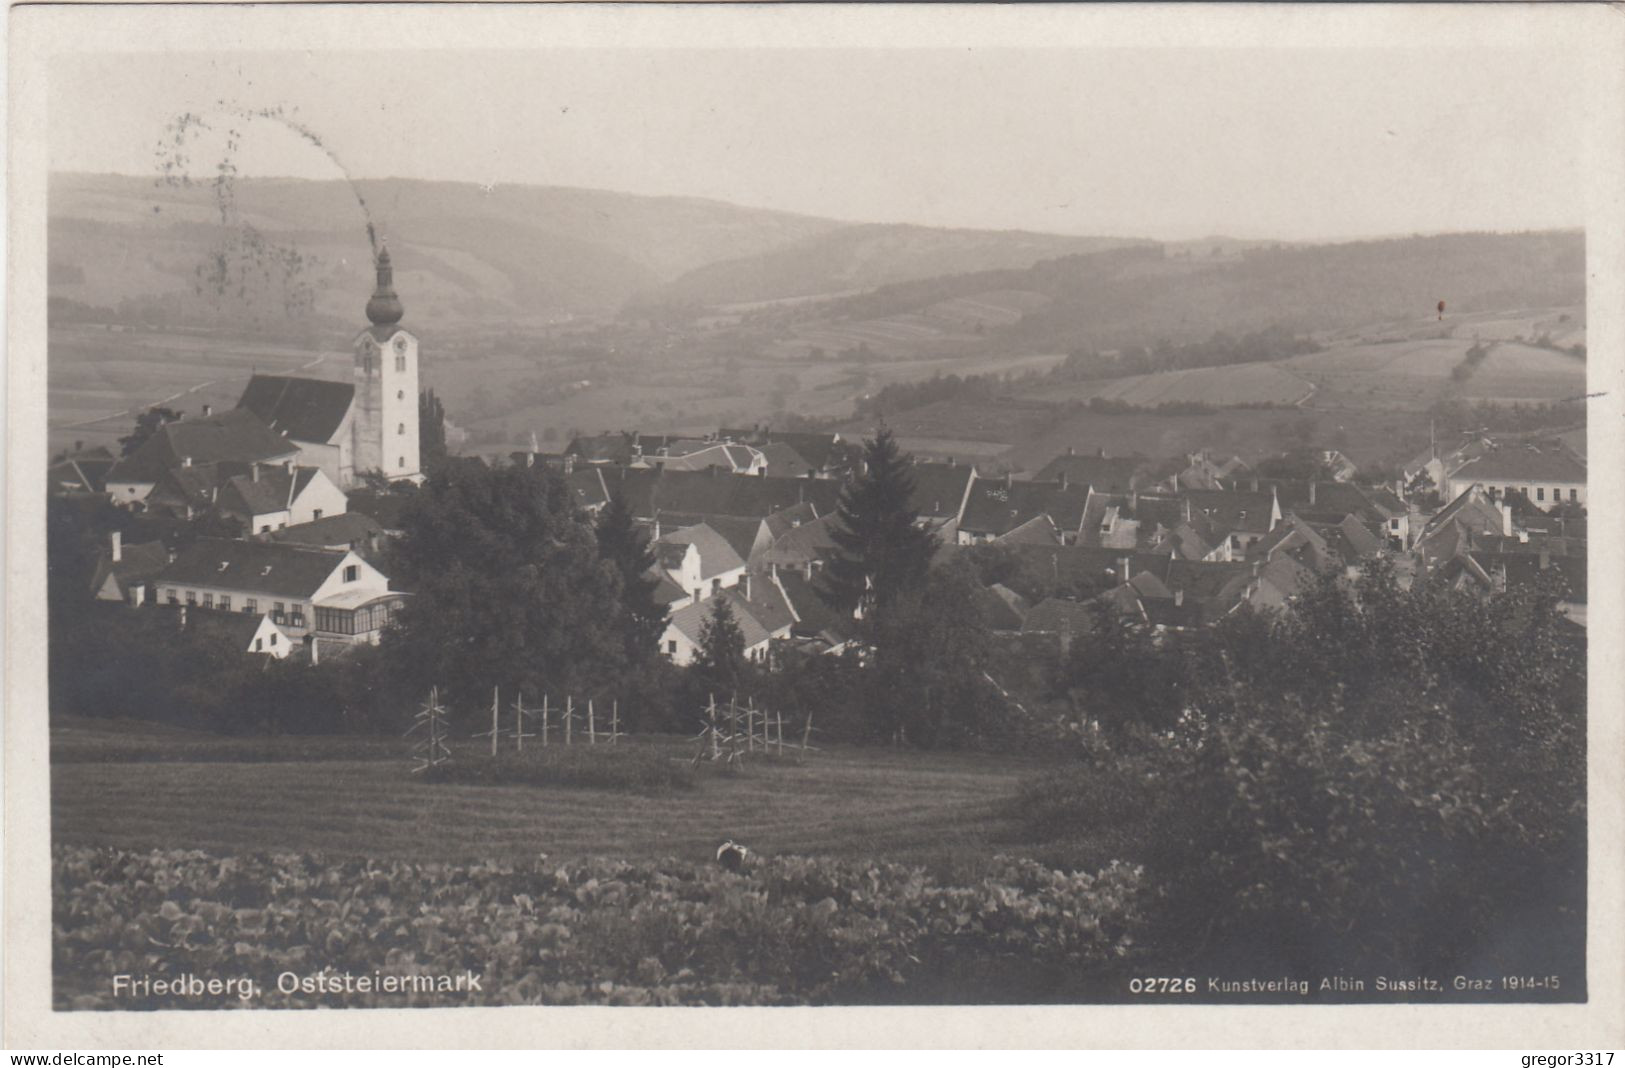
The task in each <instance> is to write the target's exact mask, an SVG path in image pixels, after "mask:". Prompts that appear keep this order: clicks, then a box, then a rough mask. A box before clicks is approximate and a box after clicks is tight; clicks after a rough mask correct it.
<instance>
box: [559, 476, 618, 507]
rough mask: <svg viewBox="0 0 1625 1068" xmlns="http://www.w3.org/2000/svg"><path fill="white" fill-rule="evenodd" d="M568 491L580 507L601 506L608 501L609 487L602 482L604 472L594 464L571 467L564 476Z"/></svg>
mask: <svg viewBox="0 0 1625 1068" xmlns="http://www.w3.org/2000/svg"><path fill="white" fill-rule="evenodd" d="M564 481H565V483H566V484H567V485H568V486H569V487H570V492H571V493H573V494H574V495H575V499H576V504H577V506H579V507H581V508H602V507H603V506H604V505H606V504H608V503H609V487H607V486H606V485H605V484H604V472H603V470H602V469H601V468H598V467H595V466H587V467H577V468H573V469H572V470H571V471H570V473H569V474H567V475H565V476H564Z"/></svg>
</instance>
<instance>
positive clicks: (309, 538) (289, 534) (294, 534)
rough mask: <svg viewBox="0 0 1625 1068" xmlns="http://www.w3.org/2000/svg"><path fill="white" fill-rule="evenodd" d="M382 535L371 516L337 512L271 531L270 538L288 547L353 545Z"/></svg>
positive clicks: (376, 522)
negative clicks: (336, 513)
mask: <svg viewBox="0 0 1625 1068" xmlns="http://www.w3.org/2000/svg"><path fill="white" fill-rule="evenodd" d="M381 533H383V528H382V527H380V526H379V525H378V521H377V520H376V519H374V518H373V517H372V516H370V515H367V514H366V513H364V512H340V513H339V514H338V515H324V516H322V517H321V518H320V519H313V520H311V521H310V522H309V523H296V524H294V525H293V526H291V527H284V528H283V529H282V530H278V531H273V532H272V533H271V534H270V538H271V540H272V541H280V542H284V543H286V544H289V545H317V546H323V547H329V546H334V545H345V546H353V545H357V544H359V543H362V542H365V541H368V540H370V539H371V538H373V537H375V536H376V535H378V534H381Z"/></svg>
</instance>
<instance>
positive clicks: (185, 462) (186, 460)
mask: <svg viewBox="0 0 1625 1068" xmlns="http://www.w3.org/2000/svg"><path fill="white" fill-rule="evenodd" d="M181 466H182V467H191V466H192V458H191V457H190V456H182V457H181Z"/></svg>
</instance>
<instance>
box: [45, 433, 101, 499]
mask: <svg viewBox="0 0 1625 1068" xmlns="http://www.w3.org/2000/svg"><path fill="white" fill-rule="evenodd" d="M117 462H118V461H117V460H116V459H115V458H114V456H113V454H112V452H111V451H109V450H108V448H107V447H106V446H105V445H98V446H96V447H95V448H93V449H86V448H85V443H84V442H82V441H76V442H74V443H73V451H71V452H69V453H66V454H65V455H63V456H60V457H58V458H57V459H55V460H53V461H52V462H51V466H50V467H49V468H48V469H47V470H46V473H45V478H46V482H47V484H48V485H49V486H50V488H51V493H52V494H53V495H57V496H101V495H102V494H104V493H106V492H107V474H108V472H109V471H111V470H112V469H113V465H114V464H116V463H117Z"/></svg>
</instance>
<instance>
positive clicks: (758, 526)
mask: <svg viewBox="0 0 1625 1068" xmlns="http://www.w3.org/2000/svg"><path fill="white" fill-rule="evenodd" d="M658 520H659V522H660V529H661V531H662V532H665V531H673V530H682V529H683V528H685V527H693V526H699V525H700V524H702V523H703V524H704V525H706V526H708V527H710V528H711V529H712V530H714V531H716V532H717V533H718V534H721V535H722V540H723V541H726V542H727V543H728V544H729V546H731V547H732V548H733V551H734V552H736V553H738V554H739V558H740V559H741V560H745V561H749V560H750V556H751V552H752V551H753V550H754V549H755V548H756V539H757V537H758V536H759V535H760V534H761V532H762V522H763V521H762V520H760V519H744V518H741V517H739V516H731V515H691V514H686V513H682V512H661V513H660V515H659V516H658Z"/></svg>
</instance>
